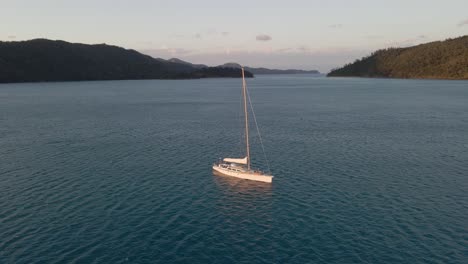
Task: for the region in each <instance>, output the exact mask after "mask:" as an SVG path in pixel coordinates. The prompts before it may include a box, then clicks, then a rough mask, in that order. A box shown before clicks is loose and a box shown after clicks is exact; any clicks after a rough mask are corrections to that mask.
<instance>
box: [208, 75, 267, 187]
mask: <svg viewBox="0 0 468 264" xmlns="http://www.w3.org/2000/svg"><path fill="white" fill-rule="evenodd" d="M241 71H242V98H243V103H244V123H245V147H246V151H245V153H246V157H243V158H224V159H220V160H219V161H218V162H216V163H214V164H213V172H216V173H215V174H222V175H225V176H232V177H236V178H241V179H246V180H252V181H260V182H268V183H271V182H272V180H273V176H272V175H270V174H269V173H265V172H263V171H260V170H256V169H253V168H251V166H250V165H251V163H250V146H249V115H248V111H247V97H248V92H247V85H246V83H245V76H244V67H241ZM249 103H250V106H251V107H252V104H251V102H250V98H249ZM252 115H253V117H254V121H255V123H256V118H255V114H254V113H253V109H252ZM256 127H257V130H258V126H257V125H256ZM259 135H260V133H259ZM260 143H261V144H262V149H263V143H262V142H261V137H260Z"/></svg>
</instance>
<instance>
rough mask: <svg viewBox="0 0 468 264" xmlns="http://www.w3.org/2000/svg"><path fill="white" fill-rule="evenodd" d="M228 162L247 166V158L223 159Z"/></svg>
mask: <svg viewBox="0 0 468 264" xmlns="http://www.w3.org/2000/svg"><path fill="white" fill-rule="evenodd" d="M223 160H224V161H226V162H231V163H237V164H244V165H245V164H247V157H245V158H242V159H235V158H224V159H223Z"/></svg>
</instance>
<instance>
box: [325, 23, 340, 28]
mask: <svg viewBox="0 0 468 264" xmlns="http://www.w3.org/2000/svg"><path fill="white" fill-rule="evenodd" d="M328 27H329V28H342V27H343V24H332V25H329V26H328Z"/></svg>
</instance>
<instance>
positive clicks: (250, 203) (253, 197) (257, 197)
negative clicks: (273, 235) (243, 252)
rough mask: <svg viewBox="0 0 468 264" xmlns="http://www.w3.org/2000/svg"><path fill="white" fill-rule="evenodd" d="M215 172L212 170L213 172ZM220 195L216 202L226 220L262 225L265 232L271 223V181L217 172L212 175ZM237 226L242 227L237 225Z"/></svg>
mask: <svg viewBox="0 0 468 264" xmlns="http://www.w3.org/2000/svg"><path fill="white" fill-rule="evenodd" d="M214 173H216V172H213V174H214ZM213 180H214V182H215V184H216V186H217V187H218V189H219V191H220V192H221V195H219V196H218V197H219V200H218V201H217V202H216V208H217V209H218V210H219V212H220V214H221V215H223V216H224V217H226V218H225V219H226V221H228V222H231V221H232V222H233V223H235V224H237V225H239V223H242V224H245V225H248V227H246V228H253V227H254V226H257V227H262V229H264V230H263V231H262V233H263V232H267V231H268V229H270V228H271V225H272V204H273V188H272V184H271V183H264V182H257V181H250V180H244V179H239V178H235V177H230V176H225V175H223V174H220V175H219V174H218V175H215V176H214V177H213ZM239 228H242V227H241V226H239Z"/></svg>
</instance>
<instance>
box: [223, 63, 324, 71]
mask: <svg viewBox="0 0 468 264" xmlns="http://www.w3.org/2000/svg"><path fill="white" fill-rule="evenodd" d="M218 67H223V68H234V69H236V68H237V69H239V68H240V67H241V65H240V64H239V63H236V62H228V63H225V64H223V65H219V66H218ZM244 69H245V70H246V71H249V72H251V73H253V74H320V72H319V71H317V70H309V71H308V70H297V69H287V70H280V69H268V68H263V67H261V68H254V67H249V66H244Z"/></svg>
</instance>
